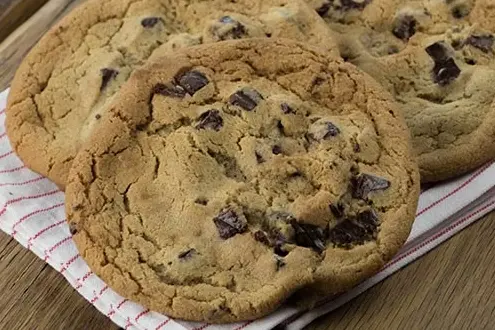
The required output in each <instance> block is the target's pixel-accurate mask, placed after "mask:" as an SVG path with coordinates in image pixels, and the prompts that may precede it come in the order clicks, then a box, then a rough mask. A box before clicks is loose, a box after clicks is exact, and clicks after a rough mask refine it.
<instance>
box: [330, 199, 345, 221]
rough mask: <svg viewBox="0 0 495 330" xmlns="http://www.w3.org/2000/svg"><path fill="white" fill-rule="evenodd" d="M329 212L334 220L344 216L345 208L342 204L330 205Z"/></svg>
mask: <svg viewBox="0 0 495 330" xmlns="http://www.w3.org/2000/svg"><path fill="white" fill-rule="evenodd" d="M330 211H331V212H332V214H333V215H334V216H335V217H336V218H342V217H343V216H344V211H345V206H344V204H342V203H340V202H339V203H336V204H330Z"/></svg>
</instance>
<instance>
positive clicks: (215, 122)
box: [196, 109, 223, 132]
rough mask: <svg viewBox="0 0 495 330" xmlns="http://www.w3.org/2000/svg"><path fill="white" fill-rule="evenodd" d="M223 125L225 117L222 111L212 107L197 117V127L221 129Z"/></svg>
mask: <svg viewBox="0 0 495 330" xmlns="http://www.w3.org/2000/svg"><path fill="white" fill-rule="evenodd" d="M222 127H223V118H222V116H220V111H218V110H215V109H212V110H208V111H206V112H203V113H202V114H201V116H199V118H198V119H197V124H196V129H199V130H201V129H212V130H214V131H217V132H218V131H219V130H220V129H221V128H222Z"/></svg>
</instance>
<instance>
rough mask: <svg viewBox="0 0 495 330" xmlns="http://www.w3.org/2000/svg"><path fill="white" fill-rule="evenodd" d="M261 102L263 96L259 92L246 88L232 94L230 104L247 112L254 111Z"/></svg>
mask: <svg viewBox="0 0 495 330" xmlns="http://www.w3.org/2000/svg"><path fill="white" fill-rule="evenodd" d="M261 100H263V96H261V94H260V93H258V91H256V90H255V89H252V88H249V87H246V88H243V89H241V90H238V91H237V92H235V93H234V94H232V95H231V96H230V99H229V102H230V104H232V105H235V106H238V107H241V108H243V109H244V110H246V111H253V110H254V109H255V108H256V106H257V105H258V103H259V102H260V101H261Z"/></svg>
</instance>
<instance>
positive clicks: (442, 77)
mask: <svg viewBox="0 0 495 330" xmlns="http://www.w3.org/2000/svg"><path fill="white" fill-rule="evenodd" d="M309 2H310V3H311V4H312V5H313V6H314V8H315V9H316V10H317V11H318V12H319V13H320V14H321V15H322V17H324V19H325V20H326V22H327V24H329V26H330V27H331V28H332V29H333V30H335V31H338V32H339V33H340V37H339V43H340V48H341V52H342V55H343V56H344V57H345V58H346V59H347V60H348V61H350V62H352V63H353V64H355V65H357V66H358V67H359V68H361V69H363V70H364V71H366V72H367V73H369V74H370V75H371V76H372V77H373V78H375V79H376V80H378V81H379V82H380V83H381V84H382V85H383V86H385V87H386V89H387V90H388V91H390V92H391V93H392V94H393V96H394V97H395V99H396V100H397V101H398V102H399V103H400V104H401V108H402V109H403V112H404V115H405V117H406V122H407V123H408V126H409V127H410V129H411V132H412V138H413V146H414V149H415V151H416V153H417V155H418V162H419V167H420V171H421V177H422V180H423V181H425V182H431V181H440V180H444V179H448V178H451V177H454V176H457V175H460V174H464V173H466V172H468V171H471V170H474V169H475V168H477V167H479V166H481V165H483V164H484V163H486V162H488V161H490V160H492V159H494V158H495V143H494V142H493V141H494V138H495V103H494V101H495V93H494V92H493V88H492V85H493V82H494V78H493V77H494V76H495V71H494V69H495V65H494V64H495V61H494V60H495V58H494V54H495V53H494V51H495V47H494V40H495V3H494V2H493V1H491V0H451V1H436V0H416V1H403V0H373V1H368V0H365V1H357V0H356V1H352V0H335V1H328V0H324V1H322V0H314V1H309Z"/></svg>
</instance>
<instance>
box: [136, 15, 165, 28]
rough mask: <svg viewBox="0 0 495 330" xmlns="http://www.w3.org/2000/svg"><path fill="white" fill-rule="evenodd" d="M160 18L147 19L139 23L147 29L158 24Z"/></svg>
mask: <svg viewBox="0 0 495 330" xmlns="http://www.w3.org/2000/svg"><path fill="white" fill-rule="evenodd" d="M160 20H161V18H160V17H147V18H145V19H143V20H142V21H141V25H142V26H143V27H145V28H147V29H149V28H152V27H154V26H155V25H156V24H157V23H158V22H160Z"/></svg>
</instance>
